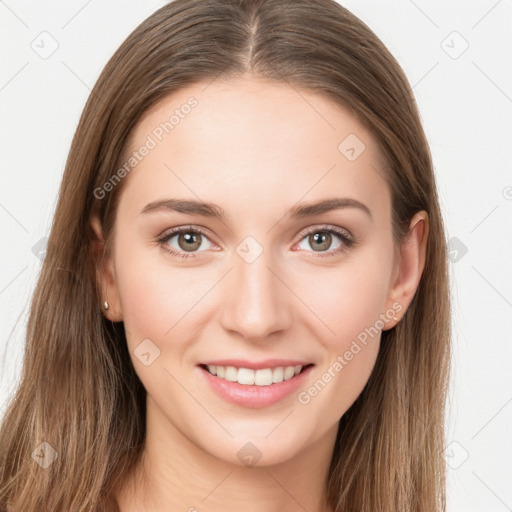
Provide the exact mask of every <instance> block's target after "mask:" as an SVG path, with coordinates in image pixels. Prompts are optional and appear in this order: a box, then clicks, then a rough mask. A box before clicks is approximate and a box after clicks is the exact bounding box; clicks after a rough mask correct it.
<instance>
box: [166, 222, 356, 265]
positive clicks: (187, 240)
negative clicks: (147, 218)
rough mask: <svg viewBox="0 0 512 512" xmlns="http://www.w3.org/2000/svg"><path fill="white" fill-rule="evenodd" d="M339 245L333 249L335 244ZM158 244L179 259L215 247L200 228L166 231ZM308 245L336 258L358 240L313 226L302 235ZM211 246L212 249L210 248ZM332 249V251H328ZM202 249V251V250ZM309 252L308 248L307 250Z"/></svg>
mask: <svg viewBox="0 0 512 512" xmlns="http://www.w3.org/2000/svg"><path fill="white" fill-rule="evenodd" d="M336 239H338V243H337V244H336V245H335V247H334V248H333V249H332V244H333V242H334V243H336ZM158 243H159V244H160V245H161V246H162V248H163V249H164V250H165V251H167V252H168V253H169V254H171V255H172V256H175V257H177V258H182V259H184V258H193V257H195V253H197V252H204V250H208V249H209V248H211V246H215V244H213V242H211V241H210V239H209V237H208V235H207V234H206V232H205V231H203V230H202V229H200V228H198V227H193V226H182V227H179V228H173V229H171V230H168V231H166V232H165V233H164V234H163V235H162V236H160V237H159V238H158ZM303 243H307V244H309V245H310V247H312V248H313V252H316V253H325V254H317V255H318V256H320V257H324V256H335V255H337V254H339V253H341V252H343V251H346V250H347V249H349V248H350V247H352V246H354V245H355V244H356V243H357V240H356V239H355V237H354V236H352V235H351V234H350V233H349V232H348V231H347V230H345V229H342V228H338V227H336V226H313V227H312V228H309V229H308V230H307V231H306V232H305V233H302V238H301V242H300V243H299V245H298V246H299V248H300V249H301V250H302V249H304V247H300V244H303ZM209 245H210V247H209ZM329 248H331V250H327V249H329ZM201 249H202V250H201ZM305 250H307V248H306V249H305Z"/></svg>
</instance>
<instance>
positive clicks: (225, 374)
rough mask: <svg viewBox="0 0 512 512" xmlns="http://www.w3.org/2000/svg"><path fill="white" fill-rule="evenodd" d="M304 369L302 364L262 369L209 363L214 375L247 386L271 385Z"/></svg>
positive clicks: (209, 368)
mask: <svg viewBox="0 0 512 512" xmlns="http://www.w3.org/2000/svg"><path fill="white" fill-rule="evenodd" d="M301 370H302V366H301V365H297V366H285V367H283V366H278V367H277V368H262V369H260V370H251V369H250V368H235V367H234V366H216V365H208V371H209V372H210V373H211V374H212V375H216V376H217V377H219V378H221V379H224V380H227V381H230V382H238V383H239V384H244V385H246V386H252V385H256V386H270V385H272V384H277V383H279V382H283V380H289V379H291V378H292V377H293V376H295V375H298V374H299V373H300V372H301Z"/></svg>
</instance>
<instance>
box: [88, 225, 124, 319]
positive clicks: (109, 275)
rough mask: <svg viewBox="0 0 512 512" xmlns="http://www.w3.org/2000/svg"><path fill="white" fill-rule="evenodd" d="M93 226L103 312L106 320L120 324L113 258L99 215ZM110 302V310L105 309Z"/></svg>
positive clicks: (120, 311)
mask: <svg viewBox="0 0 512 512" xmlns="http://www.w3.org/2000/svg"><path fill="white" fill-rule="evenodd" d="M91 226H92V229H93V232H94V236H95V238H94V240H93V246H94V250H95V264H96V279H97V282H98V285H99V286H98V288H99V289H100V290H101V297H100V304H99V307H101V311H102V312H103V315H104V316H105V318H108V319H109V320H111V321H112V322H120V321H122V319H123V314H122V309H121V302H120V300H119V292H118V290H117V284H116V276H115V269H114V264H113V261H112V257H111V256H110V255H109V254H107V251H106V245H105V239H104V238H103V229H102V227H101V222H100V219H99V218H98V216H97V215H94V216H93V217H91ZM105 301H108V309H105V308H104V307H103V304H104V302H105Z"/></svg>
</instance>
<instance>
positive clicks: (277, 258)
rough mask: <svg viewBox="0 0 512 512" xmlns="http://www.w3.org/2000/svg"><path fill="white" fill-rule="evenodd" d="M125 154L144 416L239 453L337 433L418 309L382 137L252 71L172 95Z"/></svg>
mask: <svg viewBox="0 0 512 512" xmlns="http://www.w3.org/2000/svg"><path fill="white" fill-rule="evenodd" d="M191 97H193V98H194V100H190V98H191ZM186 105H189V106H188V107H186ZM173 113H174V114H175V117H174V118H173V119H172V120H171V121H169V119H170V117H171V115H173ZM166 123H167V124H166ZM143 146H145V147H146V148H147V149H146V150H143V149H142V148H143ZM134 151H136V152H137V154H138V156H135V157H133V152H134ZM127 153H128V156H127V159H128V158H129V157H130V156H132V158H135V159H136V160H132V162H131V163H132V164H133V167H132V168H131V170H130V171H129V173H126V174H127V175H126V176H124V177H123V178H122V179H124V180H127V181H126V182H125V183H124V184H123V185H124V189H123V191H122V194H121V197H120V201H119V206H118V211H117V215H116V220H115V235H114V239H113V248H114V251H113V255H112V259H111V272H112V273H111V279H110V280H108V279H107V280H106V282H107V286H108V288H107V291H106V293H107V296H108V298H109V301H110V303H111V307H110V308H109V311H108V315H109V318H110V319H113V320H122V321H123V322H124V326H125V330H126V335H127V341H128V346H129V350H130V354H131V358H132V362H133V365H134V367H135V370H136V372H137V374H138V376H139V377H140V379H141V381H142V383H143V385H144V387H145V389H146V390H147V393H148V401H147V404H148V405H147V407H148V417H150V418H151V421H153V422H157V423H158V425H160V428H161V429H162V430H161V431H162V432H167V433H172V436H173V438H175V439H178V438H180V437H181V438H183V439H185V440H186V442H187V443H191V445H192V446H193V447H195V448H198V449H199V450H201V451H202V452H204V453H207V454H209V455H211V456H213V457H215V458H216V459H221V460H224V461H230V462H233V463H237V464H242V463H244V461H243V459H244V457H246V456H247V455H249V456H256V457H261V458H260V461H259V462H258V463H259V464H260V465H264V464H275V463H279V462H283V461H286V460H289V459H291V458H293V457H294V456H296V455H298V454H299V452H300V451H301V450H305V449H306V448H307V447H312V446H313V445H314V444H315V443H319V442H321V441H322V439H326V438H327V437H329V438H330V439H331V440H332V439H333V433H335V432H336V429H337V426H338V421H339V419H340V418H341V416H342V415H343V414H344V413H345V412H346V411H347V409H348V408H349V407H350V406H351V405H352V403H353V402H354V401H355V400H356V398H357V397H358V395H359V394H360V393H361V391H362V390H363V388H364V386H365V384H366V382H367V381H368V378H369V376H370V374H371V371H372V369H373V367H374V364H375V361H376V358H377V354H378V351H379V341H380V334H381V331H382V330H383V329H388V328H391V327H392V326H393V325H394V324H395V323H396V318H395V319H394V318H393V317H394V316H395V313H397V316H400V314H399V313H400V310H402V309H403V308H404V307H405V304H404V302H405V300H402V301H398V302H399V303H397V297H398V295H397V289H398V288H397V286H396V279H397V276H398V267H397V264H396V260H395V257H394V247H393V240H392V231H391V196H390V191H389V188H388V186H387V184H386V182H385V181H384V179H383V177H382V176H383V166H382V161H381V159H380V155H379V153H378V149H377V145H376V142H375V140H374V139H373V138H372V136H371V135H370V133H369V132H368V131H366V130H365V129H364V128H363V126H362V125H361V124H359V123H358V122H357V121H356V119H355V118H354V117H352V116H351V115H350V114H349V113H348V111H347V110H345V109H343V108H341V107H340V106H338V105H336V104H335V103H333V102H331V101H330V100H328V99H325V98H323V97H320V96H318V95H315V94H311V93H306V92H301V93H300V94H298V92H297V91H296V90H295V89H293V88H291V87H289V86H288V85H287V84H278V83H273V82H268V81H264V80H261V79H258V78H255V77H252V76H251V77H243V78H240V79H237V80H230V81H221V80H220V79H218V80H215V81H214V82H213V83H210V85H207V83H203V84H199V85H194V86H190V87H187V88H184V89H182V90H180V91H179V92H177V93H174V94H173V95H172V96H169V97H168V98H166V99H164V100H163V101H161V102H160V103H159V104H158V105H157V106H156V107H154V108H153V109H151V110H150V111H148V112H147V113H146V114H145V115H144V117H143V118H142V119H141V121H140V122H139V123H138V125H137V127H136V129H135V131H134V133H133V136H132V138H131V141H130V147H129V150H128V152H127ZM328 200H330V201H331V203H328V202H327V201H328ZM196 203H208V204H209V205H208V206H204V205H203V206H200V205H199V206H198V205H197V204H196ZM316 204H317V205H320V206H317V207H313V206H312V205H316ZM212 205H213V206H212ZM322 205H323V207H322ZM208 366H209V367H210V368H208ZM297 372H300V373H297ZM214 374H217V375H214ZM292 375H293V376H292ZM247 443H252V444H250V445H249V444H247ZM240 450H241V451H240ZM244 450H245V451H244Z"/></svg>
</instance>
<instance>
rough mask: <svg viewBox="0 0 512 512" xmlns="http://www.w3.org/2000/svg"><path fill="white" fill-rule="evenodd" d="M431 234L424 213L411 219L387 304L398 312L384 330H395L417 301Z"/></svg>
mask: <svg viewBox="0 0 512 512" xmlns="http://www.w3.org/2000/svg"><path fill="white" fill-rule="evenodd" d="M428 233H429V223H428V215H427V213H426V212H425V211H424V210H422V211H420V212H417V213H416V214H415V215H414V216H413V218H412V219H411V222H410V224H409V232H408V234H407V236H406V237H405V240H404V241H403V243H402V245H401V247H400V250H399V258H398V262H397V268H396V269H395V274H394V278H393V282H392V287H391V289H390V291H389V295H388V301H387V302H388V303H387V307H388V310H389V309H390V308H393V309H395V310H397V313H396V315H395V316H394V318H392V319H391V320H390V321H389V322H388V323H387V324H386V328H385V329H384V330H387V329H391V328H393V327H394V326H395V325H396V324H397V323H398V322H399V321H400V319H401V318H402V317H403V316H404V314H405V311H406V310H407V308H408V307H409V304H410V303H411V301H412V299H413V298H414V295H415V293H416V290H417V288H418V285H419V283H420V279H421V276H422V274H423V269H424V268H425V261H426V252H427V241H428ZM397 305H399V307H398V306H397ZM398 310H399V311H398Z"/></svg>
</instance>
